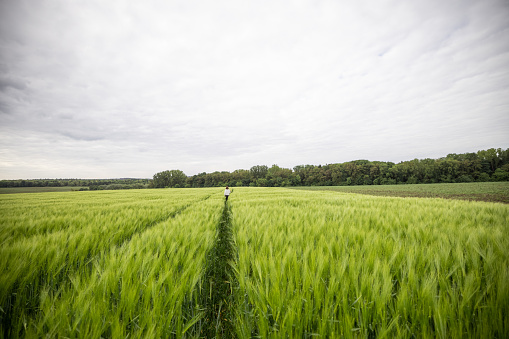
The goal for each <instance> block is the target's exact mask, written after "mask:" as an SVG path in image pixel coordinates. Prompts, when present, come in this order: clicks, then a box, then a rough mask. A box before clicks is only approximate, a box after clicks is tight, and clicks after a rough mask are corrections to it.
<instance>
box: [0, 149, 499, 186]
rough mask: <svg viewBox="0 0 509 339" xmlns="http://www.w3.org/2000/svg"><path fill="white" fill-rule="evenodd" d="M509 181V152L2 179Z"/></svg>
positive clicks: (106, 182) (76, 182) (69, 182)
mask: <svg viewBox="0 0 509 339" xmlns="http://www.w3.org/2000/svg"><path fill="white" fill-rule="evenodd" d="M487 181H509V149H506V150H503V149H501V148H498V149H495V148H491V149H488V150H481V151H478V152H475V153H463V154H456V153H451V154H448V155H447V156H445V157H442V158H439V159H429V158H428V159H414V160H410V161H402V162H400V163H397V164H395V163H393V162H384V161H369V160H354V161H349V162H344V163H333V164H327V165H298V166H295V167H294V168H293V169H290V168H282V167H279V166H278V165H272V166H271V167H268V166H267V165H256V166H253V167H251V168H250V169H238V170H235V171H233V172H227V171H221V172H219V171H216V172H212V173H205V172H203V173H199V174H196V175H192V176H187V175H186V174H185V173H184V172H183V171H181V170H178V169H174V170H166V171H162V172H159V173H156V174H154V176H153V178H152V179H135V178H122V179H32V180H0V187H60V186H71V187H77V188H78V189H81V190H84V189H86V190H104V189H106V190H115V189H140V188H165V187H171V188H178V187H181V188H183V187H188V188H191V187H221V186H233V187H240V186H251V187H285V186H347V185H395V184H426V183H456V182H487Z"/></svg>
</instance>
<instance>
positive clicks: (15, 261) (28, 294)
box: [0, 192, 210, 329]
mask: <svg viewBox="0 0 509 339" xmlns="http://www.w3.org/2000/svg"><path fill="white" fill-rule="evenodd" d="M202 193H204V192H202ZM209 197H210V194H208V195H206V196H203V194H201V197H198V199H196V198H194V199H193V201H192V202H190V203H186V204H184V205H177V206H175V207H173V210H172V211H171V212H170V213H169V214H166V215H164V217H159V218H158V219H155V220H154V219H152V220H150V221H149V222H145V223H139V222H138V223H137V224H131V225H132V226H133V227H131V228H125V224H124V228H123V231H122V232H119V231H113V230H112V229H111V227H109V228H108V227H106V228H103V229H101V230H100V231H99V233H98V232H91V231H90V228H88V229H85V230H83V231H81V230H80V231H77V232H74V233H71V232H64V231H62V230H61V231H58V232H54V233H51V234H49V235H47V236H43V235H38V236H32V237H30V238H28V239H22V240H20V241H17V242H15V243H14V244H11V245H10V246H2V248H1V249H0V255H1V258H2V261H1V270H2V272H3V275H2V276H0V286H1V287H2V288H1V292H0V306H1V310H0V323H1V324H2V327H3V328H4V329H8V328H9V327H10V325H9V323H10V322H11V320H12V319H11V317H10V314H12V313H16V312H13V309H16V308H20V307H22V308H23V309H24V312H25V313H26V314H28V315H29V316H31V315H32V314H34V313H36V310H37V305H38V300H37V297H38V296H39V295H40V293H41V290H42V289H43V288H49V289H51V290H54V291H56V290H58V289H59V288H60V286H61V285H62V284H67V283H68V282H69V276H70V275H72V274H73V272H79V273H85V272H87V271H90V270H91V269H92V263H93V261H94V258H95V257H97V256H98V255H101V253H103V252H105V251H111V250H113V249H114V248H118V247H121V246H125V244H126V243H128V242H129V241H130V240H131V239H132V237H133V236H134V235H135V234H139V233H140V232H141V233H143V232H145V231H147V230H148V229H150V228H152V227H154V226H155V225H158V224H160V223H162V222H165V221H167V220H169V219H172V218H175V217H176V216H177V215H179V214H181V213H182V212H183V211H185V210H186V209H187V208H189V207H190V206H191V205H193V204H196V203H199V202H203V201H205V200H207V199H208V198H209ZM116 228H118V226H117V227H116ZM110 230H111V231H110ZM27 249H29V250H30V251H29V252H27ZM20 253H23V255H20ZM23 303H24V306H21V305H23Z"/></svg>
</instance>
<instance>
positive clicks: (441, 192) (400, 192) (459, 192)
mask: <svg viewBox="0 0 509 339" xmlns="http://www.w3.org/2000/svg"><path fill="white" fill-rule="evenodd" d="M292 189H303V190H325V191H337V192H345V193H358V194H368V195H378V196H393V197H418V198H444V199H460V200H472V201H487V202H502V203H506V204H509V182H505V181H504V182H473V183H455V184H414V185H366V186H306V187H304V186H302V187H292Z"/></svg>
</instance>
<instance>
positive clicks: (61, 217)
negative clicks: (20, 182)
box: [0, 192, 196, 247]
mask: <svg viewBox="0 0 509 339" xmlns="http://www.w3.org/2000/svg"><path fill="white" fill-rule="evenodd" d="M78 194H81V196H77V195H75V196H73V198H72V199H63V198H61V196H62V195H64V194H57V197H59V198H58V199H56V198H55V199H54V200H52V199H51V197H52V196H55V195H49V197H48V198H46V197H45V196H46V195H47V194H44V195H42V196H41V195H38V196H37V197H38V198H39V199H23V200H20V198H19V197H12V199H3V197H2V198H0V213H1V214H2V219H1V220H0V242H1V244H2V247H5V246H7V245H10V244H12V243H14V242H16V241H19V240H26V239H28V238H30V237H32V236H41V237H46V236H51V234H52V233H58V232H63V233H64V234H65V233H66V232H79V231H80V230H82V229H84V228H86V227H87V226H88V225H90V224H93V225H95V226H96V228H97V226H99V225H109V227H112V228H115V227H117V228H120V227H124V226H125V223H126V221H125V220H126V218H127V219H128V220H129V223H131V224H140V225H141V226H138V227H143V225H144V224H150V223H152V222H154V221H156V222H157V221H158V220H164V218H165V217H167V216H168V215H171V214H172V213H174V212H175V210H176V209H179V208H180V207H182V206H183V205H186V204H189V203H192V202H193V201H196V198H194V197H193V196H192V195H190V194H187V195H183V196H181V197H180V199H182V201H181V202H177V204H176V205H175V203H174V202H172V203H170V204H169V203H168V201H167V198H166V197H165V196H164V195H160V196H159V197H158V199H147V196H146V195H144V196H141V199H136V198H137V196H136V195H134V196H133V195H131V197H130V198H129V199H125V198H124V199H122V195H120V196H118V195H114V196H110V195H107V194H102V193H100V194H95V195H94V193H91V194H90V195H88V196H87V195H84V192H81V193H78ZM93 198H97V199H94V200H92V199H93ZM111 198H114V200H112V199H111ZM40 199H44V200H42V202H41V200H40ZM20 201H21V202H22V204H20ZM102 228H103V227H102V226H101V227H99V229H100V230H102ZM105 231H107V230H105Z"/></svg>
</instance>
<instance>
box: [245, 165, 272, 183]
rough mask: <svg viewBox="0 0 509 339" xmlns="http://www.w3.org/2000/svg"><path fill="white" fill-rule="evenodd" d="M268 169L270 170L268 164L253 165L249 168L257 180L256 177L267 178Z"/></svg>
mask: <svg viewBox="0 0 509 339" xmlns="http://www.w3.org/2000/svg"><path fill="white" fill-rule="evenodd" d="M268 171H269V168H268V167H267V166H265V165H257V166H253V167H251V169H250V170H249V172H250V173H251V175H252V176H253V178H254V179H255V180H256V179H261V178H265V176H266V175H267V172H268Z"/></svg>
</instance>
